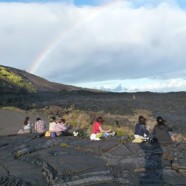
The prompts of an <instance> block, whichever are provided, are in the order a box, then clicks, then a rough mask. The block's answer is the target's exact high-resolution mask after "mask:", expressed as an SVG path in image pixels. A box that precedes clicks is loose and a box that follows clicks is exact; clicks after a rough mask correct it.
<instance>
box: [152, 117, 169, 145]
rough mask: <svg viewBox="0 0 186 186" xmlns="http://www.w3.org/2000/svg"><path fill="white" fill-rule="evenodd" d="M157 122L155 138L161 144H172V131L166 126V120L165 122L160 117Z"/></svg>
mask: <svg viewBox="0 0 186 186" xmlns="http://www.w3.org/2000/svg"><path fill="white" fill-rule="evenodd" d="M156 121H157V124H156V125H155V126H154V129H153V136H154V137H155V138H156V139H157V140H158V142H159V143H164V144H166V143H168V144H169V143H172V139H171V136H170V132H172V129H171V128H170V127H169V126H167V125H166V120H164V119H163V118H162V117H161V116H158V117H157V118H156Z"/></svg>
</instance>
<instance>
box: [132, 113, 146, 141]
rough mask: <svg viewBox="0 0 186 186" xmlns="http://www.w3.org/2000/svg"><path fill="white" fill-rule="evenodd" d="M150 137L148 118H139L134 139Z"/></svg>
mask: <svg viewBox="0 0 186 186" xmlns="http://www.w3.org/2000/svg"><path fill="white" fill-rule="evenodd" d="M148 135H149V131H148V130H147V128H146V118H145V117H144V116H139V118H138V123H137V124H136V125H135V131H134V137H135V138H138V137H140V136H141V137H146V136H148Z"/></svg>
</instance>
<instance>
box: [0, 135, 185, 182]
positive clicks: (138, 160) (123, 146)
mask: <svg viewBox="0 0 186 186" xmlns="http://www.w3.org/2000/svg"><path fill="white" fill-rule="evenodd" d="M165 148H167V147H165V146H161V145H160V144H158V143H153V144H150V143H147V142H144V143H142V144H134V143H131V142H123V141H122V137H117V136H115V137H111V138H108V139H104V140H101V141H90V140H89V139H88V138H84V139H82V138H78V137H56V138H45V137H43V138H36V137H35V136H34V134H32V135H19V136H7V137H6V136H5V137H1V141H0V185H6V186H9V185H10V186H11V185H12V186H27V185H28V186H31V185H33V186H38V185H39V186H46V185H54V186H82V185H93V186H94V185H95V186H120V185H121V186H122V185H129V186H136V185H140V186H143V185H144V186H150V185H153V186H156V185H157V186H173V185H180V186H186V144H185V143H174V144H172V145H169V149H171V153H172V154H173V157H174V159H173V160H172V159H171V160H170V159H165V158H163V152H164V149H165Z"/></svg>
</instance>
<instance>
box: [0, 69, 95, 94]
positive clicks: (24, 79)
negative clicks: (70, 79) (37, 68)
mask: <svg viewBox="0 0 186 186" xmlns="http://www.w3.org/2000/svg"><path fill="white" fill-rule="evenodd" d="M63 90H64V91H79V90H86V91H94V92H95V91H96V90H91V89H84V88H80V87H76V86H72V85H65V84H60V83H54V82H50V81H48V80H46V79H44V78H41V77H39V76H36V75H34V74H31V73H28V72H26V71H24V70H20V69H16V68H13V67H7V66H2V65H0V92H4V93H5V92H60V91H63Z"/></svg>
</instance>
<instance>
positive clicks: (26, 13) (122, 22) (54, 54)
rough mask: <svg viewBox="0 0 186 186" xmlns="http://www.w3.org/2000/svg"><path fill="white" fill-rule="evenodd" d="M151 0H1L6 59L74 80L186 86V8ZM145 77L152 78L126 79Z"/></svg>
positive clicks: (120, 86)
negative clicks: (79, 2) (90, 1)
mask: <svg viewBox="0 0 186 186" xmlns="http://www.w3.org/2000/svg"><path fill="white" fill-rule="evenodd" d="M137 2H138V3H137ZM139 2H141V3H139ZM146 2H147V1H146ZM149 2H150V3H145V1H122V0H115V1H104V3H102V4H101V5H100V6H90V5H84V6H76V5H75V4H73V1H71V3H67V1H66V2H65V3H59V2H55V3H0V25H1V29H0V51H1V52H0V61H1V64H3V65H7V66H13V67H16V68H20V69H25V70H27V71H30V72H31V73H35V74H37V75H39V76H42V77H45V78H47V79H48V80H51V81H55V82H60V83H66V84H74V85H82V86H89V85H90V86H91V83H92V84H94V85H96V87H95V88H101V87H102V88H106V86H105V87H103V86H102V83H101V82H109V81H112V82H115V85H114V86H113V85H112V84H110V85H109V84H108V86H110V87H108V88H110V89H113V90H114V89H115V91H122V90H123V91H125V90H128V91H130V90H137V91H140V90H144V91H145V90H147V91H151V90H155V91H158V90H159V91H163V90H164V91H171V90H178V89H177V88H176V85H177V84H181V85H180V86H181V87H180V88H179V90H186V85H185V83H182V82H184V80H183V78H185V75H186V63H185V59H186V53H185V48H186V43H185V40H186V12H185V10H184V9H181V8H180V6H179V4H177V2H176V1H156V3H152V1H149ZM144 79H149V82H150V81H151V83H150V84H146V82H144V81H142V82H144V86H142V87H140V86H139V87H136V86H134V87H131V86H129V85H127V86H125V85H124V84H125V83H126V81H131V82H133V83H134V82H135V81H136V82H139V81H141V80H144ZM175 79H176V82H177V83H176V84H174V83H172V84H171V82H174V80H175ZM152 82H154V84H152ZM161 82H163V86H162V85H161ZM137 84H138V83H137ZM142 84H143V83H142ZM170 84H171V86H170ZM154 86H157V88H154ZM170 87H171V88H170Z"/></svg>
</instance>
